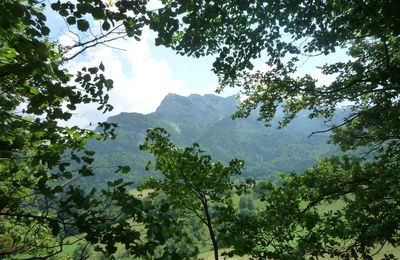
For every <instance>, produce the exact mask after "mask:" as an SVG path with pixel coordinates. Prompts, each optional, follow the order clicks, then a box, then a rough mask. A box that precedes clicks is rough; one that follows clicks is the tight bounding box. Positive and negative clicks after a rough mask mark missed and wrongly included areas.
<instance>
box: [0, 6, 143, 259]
mask: <svg viewBox="0 0 400 260" xmlns="http://www.w3.org/2000/svg"><path fill="white" fill-rule="evenodd" d="M145 5H146V1H135V3H127V2H123V1H119V2H118V3H116V4H115V8H113V9H112V10H111V9H110V8H109V7H107V6H106V5H105V4H104V3H103V1H84V0H82V1H78V2H74V3H71V2H70V1H68V2H65V3H62V2H61V1H57V2H54V3H53V4H51V8H52V9H53V10H54V11H56V12H57V13H58V14H59V15H61V16H62V17H65V21H66V27H67V26H68V28H69V29H70V30H72V32H73V33H75V34H76V35H80V36H81V37H79V41H77V42H76V43H75V44H74V45H73V46H70V47H63V46H61V45H60V44H58V43H57V42H56V41H53V40H52V38H51V37H50V34H51V31H50V28H49V26H48V25H47V17H46V15H45V9H46V8H47V11H46V12H51V10H50V7H46V6H45V4H44V3H43V1H36V0H19V1H13V0H4V1H1V3H0V93H1V95H0V147H1V148H0V171H1V172H0V180H1V181H0V183H1V184H0V225H1V226H0V230H1V233H0V240H1V241H5V242H4V243H2V246H1V247H0V248H1V251H0V256H1V257H3V256H9V255H12V256H20V258H24V257H25V258H28V259H29V258H31V257H34V258H35V259H40V258H46V257H50V256H52V255H55V254H57V253H59V252H60V251H61V250H62V248H63V247H62V246H63V244H64V243H65V238H66V236H69V235H71V234H76V233H77V232H78V233H83V234H85V239H86V240H87V241H89V242H90V243H101V244H104V245H105V246H104V247H102V248H100V249H102V250H104V251H106V252H108V253H113V252H114V251H115V250H116V248H115V246H114V244H115V243H116V242H124V243H126V244H130V243H131V242H132V241H134V240H135V239H137V238H138V235H139V234H138V232H136V231H134V230H132V229H128V228H127V227H128V226H129V225H128V222H127V221H126V219H121V220H120V221H119V222H117V223H116V222H115V219H116V218H117V217H118V216H119V215H120V214H121V213H120V212H121V211H122V212H124V211H125V210H124V207H131V209H129V215H130V217H131V218H132V217H133V218H134V217H135V214H137V212H136V211H135V209H136V208H138V207H140V201H138V200H137V199H135V198H132V197H131V196H127V195H126V194H125V193H127V192H126V188H125V187H126V186H127V185H128V183H122V181H119V182H110V187H108V188H107V189H105V190H104V191H103V192H102V193H101V194H97V193H96V191H95V190H90V189H86V190H83V189H80V188H76V187H74V186H73V184H74V181H76V180H78V179H80V178H82V177H86V176H91V175H93V170H92V168H91V166H90V165H91V163H92V162H93V155H94V152H93V151H90V150H87V149H86V148H85V145H86V144H87V142H88V140H90V139H96V140H101V139H107V138H112V137H113V136H114V132H113V131H114V127H115V125H114V124H108V123H101V124H100V125H99V126H101V127H103V131H102V133H100V134H96V133H94V131H90V130H86V129H81V128H78V127H65V126H62V124H61V123H60V122H61V121H67V120H68V119H70V118H71V116H72V112H73V111H74V110H76V108H77V106H78V105H80V104H88V103H95V104H97V105H98V110H101V111H103V112H104V113H105V112H107V111H110V110H111V109H112V106H111V105H110V104H108V99H109V97H108V95H107V94H106V92H107V91H108V90H110V89H111V88H112V87H113V81H112V80H111V79H107V78H106V77H105V75H104V70H105V66H104V65H103V63H100V64H99V65H98V66H94V67H90V68H86V67H85V68H81V70H79V71H78V72H77V73H76V74H75V75H73V74H71V73H70V72H69V71H68V70H67V69H65V67H66V65H67V64H68V61H70V60H72V59H73V58H75V57H77V56H78V55H79V54H81V53H82V52H84V51H85V50H87V49H88V48H91V47H94V46H96V45H98V44H104V43H106V42H108V41H112V40H115V39H118V38H120V37H125V36H133V37H138V36H140V34H141V29H142V27H143V26H144V22H145V20H146V18H145V17H146V11H145V10H146V9H145ZM129 11H132V12H133V14H138V13H140V14H141V15H140V16H131V15H128V14H127V12H129ZM56 12H53V15H56V14H57V13H56ZM93 19H94V20H95V21H96V22H100V23H101V29H100V30H97V29H96V28H94V26H92V25H91V24H90V23H91V22H93ZM89 29H90V30H89ZM89 31H90V32H89ZM88 35H91V37H90V39H89V40H87V41H86V39H88ZM118 170H120V171H121V170H122V171H123V172H126V171H127V170H128V169H127V168H120V169H117V171H118ZM95 194H96V195H95ZM124 194H125V195H124ZM124 196H125V197H124ZM121 199H124V200H125V201H124V203H123V204H122V201H121ZM128 204H130V205H128ZM111 205H112V206H113V208H114V209H115V211H114V210H111V208H112V207H111ZM104 207H108V208H110V210H109V211H105V210H104ZM139 212H140V211H139ZM116 234H118V236H116Z"/></svg>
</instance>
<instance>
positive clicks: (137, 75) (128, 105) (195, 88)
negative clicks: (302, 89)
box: [46, 3, 346, 127]
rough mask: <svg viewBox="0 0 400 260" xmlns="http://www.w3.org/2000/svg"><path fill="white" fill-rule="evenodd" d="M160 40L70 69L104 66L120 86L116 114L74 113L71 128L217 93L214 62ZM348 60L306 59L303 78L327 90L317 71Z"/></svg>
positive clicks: (146, 38)
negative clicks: (169, 98) (170, 97)
mask: <svg viewBox="0 0 400 260" xmlns="http://www.w3.org/2000/svg"><path fill="white" fill-rule="evenodd" d="M155 5H157V3H156V4H155ZM46 13H47V17H48V20H49V24H50V25H51V29H52V33H53V34H52V38H53V39H54V40H58V41H59V42H60V43H61V44H63V45H65V46H68V45H72V44H73V43H74V41H75V40H76V36H75V35H73V34H71V33H69V32H68V30H67V28H66V24H65V22H64V21H63V20H62V19H60V18H59V17H58V16H54V13H53V12H51V11H48V12H46ZM92 26H93V27H94V28H96V26H97V27H98V26H99V25H96V24H95V23H93V24H92ZM154 37H155V34H154V33H153V32H151V31H149V30H148V28H145V30H144V32H143V35H142V37H141V41H136V40H134V39H127V40H122V39H121V40H117V41H115V42H112V43H111V44H110V45H111V46H112V47H117V48H118V49H116V48H111V47H107V46H97V47H95V48H92V49H90V50H89V51H87V52H86V53H84V54H83V55H80V56H78V58H76V59H74V60H72V61H71V62H70V63H68V64H67V66H66V67H67V68H68V69H70V71H72V72H73V71H76V70H77V69H79V68H81V67H83V66H86V67H88V66H94V65H99V64H100V62H102V63H103V64H104V65H105V67H106V72H105V74H106V76H108V77H109V78H111V79H113V80H114V89H113V90H112V91H111V92H110V93H109V95H110V103H111V104H112V105H113V106H114V110H113V111H112V112H111V113H108V114H106V115H103V114H101V113H100V112H99V111H97V110H96V107H95V105H93V104H92V105H85V106H80V107H79V108H78V110H77V111H74V112H75V113H74V117H73V119H72V120H71V121H70V122H69V123H68V124H69V125H79V126H81V127H87V126H89V125H90V123H92V124H94V125H96V124H97V122H99V121H103V120H106V118H107V117H109V116H111V115H115V114H119V113H121V112H139V113H151V112H153V111H155V109H156V108H157V106H158V105H159V104H160V102H161V101H162V99H163V98H164V97H165V95H167V94H168V93H175V94H180V95H184V96H188V95H189V94H193V93H197V94H208V93H214V90H215V89H216V88H217V85H218V82H217V77H216V76H215V75H214V74H213V73H212V72H211V68H212V63H213V60H214V59H213V57H203V58H199V59H196V58H191V57H183V56H181V55H178V54H175V53H174V52H173V51H172V50H170V49H167V48H165V47H162V46H157V47H156V46H155V45H154ZM121 49H124V50H121ZM344 58H346V55H345V54H344V51H342V52H339V53H336V54H334V55H331V56H329V57H324V56H322V57H316V58H306V57H301V59H302V66H301V67H300V71H299V75H301V74H305V73H308V74H310V75H312V76H313V77H314V78H316V79H318V80H319V83H320V84H327V83H329V82H330V81H331V80H332V79H331V78H330V77H327V76H325V75H323V74H322V73H321V72H320V71H319V70H318V69H317V68H316V67H317V66H320V65H323V64H324V63H326V62H332V61H337V60H343V59H344ZM256 69H261V70H263V69H268V68H266V66H264V65H263V63H262V61H258V62H257V63H256ZM238 91H239V89H226V90H225V91H224V92H223V93H221V95H222V96H230V95H234V94H237V93H238Z"/></svg>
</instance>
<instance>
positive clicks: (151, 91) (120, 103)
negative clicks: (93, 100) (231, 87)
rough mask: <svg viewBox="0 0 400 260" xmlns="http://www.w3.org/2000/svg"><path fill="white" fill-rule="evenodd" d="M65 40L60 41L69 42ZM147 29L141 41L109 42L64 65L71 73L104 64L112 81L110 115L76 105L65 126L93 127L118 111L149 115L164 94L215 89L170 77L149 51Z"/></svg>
mask: <svg viewBox="0 0 400 260" xmlns="http://www.w3.org/2000/svg"><path fill="white" fill-rule="evenodd" d="M68 39H69V37H68V36H65V38H62V39H60V40H62V41H63V44H68V43H69V40H68ZM150 40H151V35H150V32H149V31H148V30H145V31H144V32H143V36H142V40H141V41H139V42H138V41H135V40H133V39H129V40H118V41H116V42H113V43H111V46H112V47H117V48H119V49H124V50H125V51H122V50H119V49H116V48H111V47H107V46H98V47H97V48H95V49H92V50H90V51H88V52H87V53H86V54H85V56H84V57H83V58H84V61H81V60H83V59H81V60H78V61H72V62H71V63H69V64H68V68H69V69H70V71H72V72H74V71H76V70H78V69H80V68H81V67H84V66H85V67H91V66H97V65H99V64H100V62H103V64H104V65H105V68H106V70H105V75H106V77H107V78H111V79H113V80H114V88H113V90H111V91H110V92H109V93H108V94H109V96H110V104H112V105H113V106H114V110H113V111H112V112H111V113H108V114H106V115H102V114H101V112H99V111H97V110H96V105H95V104H90V105H83V106H79V108H78V109H77V111H76V113H75V115H74V118H73V119H72V120H71V121H70V122H68V124H78V125H79V126H81V127H86V126H88V125H89V122H92V123H94V124H96V123H97V122H98V121H103V120H105V119H106V118H107V117H108V116H110V115H115V114H118V113H121V112H140V113H150V112H153V111H155V109H156V108H157V106H158V105H159V104H160V102H161V101H162V99H163V98H164V97H165V96H166V95H167V94H168V93H175V94H179V95H184V96H187V95H189V94H192V93H198V94H205V93H211V92H213V91H214V90H215V86H209V87H205V88H202V89H192V88H191V89H189V88H188V87H187V86H186V85H185V82H184V81H183V80H181V79H178V78H175V77H174V76H173V73H172V70H171V67H170V66H169V64H168V61H167V60H166V59H157V58H155V57H154V55H153V54H152V52H151V48H150V44H149V41H150Z"/></svg>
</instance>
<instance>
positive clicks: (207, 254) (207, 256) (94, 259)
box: [56, 189, 400, 260]
mask: <svg viewBox="0 0 400 260" xmlns="http://www.w3.org/2000/svg"><path fill="white" fill-rule="evenodd" d="M149 192H150V190H143V191H138V190H136V189H135V190H131V191H130V193H131V194H133V195H136V196H139V197H146V196H147V195H148V193H149ZM239 201H240V197H235V198H234V204H235V205H236V206H237V207H238V205H239ZM253 204H254V206H255V208H258V209H261V208H262V207H263V202H262V201H260V200H259V199H256V198H253ZM343 206H344V203H343V202H341V201H337V202H335V203H331V204H326V205H321V206H319V210H320V211H321V212H328V211H331V210H337V209H340V208H342V207H343ZM143 232H144V228H143ZM72 239H75V240H76V239H77V238H69V240H68V242H71V241H72ZM77 247H78V244H73V245H66V246H64V248H63V252H62V253H61V254H59V255H57V257H56V259H65V260H67V259H72V255H73V252H74V250H75V249H76V248H77ZM118 247H119V249H118V251H117V253H116V255H115V257H116V259H121V260H128V259H133V258H132V257H129V256H126V255H125V254H124V253H125V249H124V248H123V246H122V245H120V246H118ZM199 249H200V252H201V253H200V254H199V258H202V259H204V260H212V259H214V253H213V251H212V247H211V245H203V246H200V247H199ZM378 251H379V248H377V249H376V252H377V253H376V254H375V255H374V257H373V259H382V258H383V257H384V255H385V254H393V255H394V256H396V257H399V256H400V248H394V247H392V246H390V245H386V246H384V247H383V248H382V249H381V250H380V251H379V252H378ZM222 252H224V249H222V250H221V253H222ZM89 259H90V260H99V259H101V255H100V254H99V253H96V252H94V253H93V254H92V256H91V257H90V258H89ZM221 259H228V258H223V257H221ZM229 259H233V260H244V259H249V257H248V256H243V257H239V256H234V257H231V258H229ZM320 259H331V258H329V257H325V258H320ZM335 259H337V258H335Z"/></svg>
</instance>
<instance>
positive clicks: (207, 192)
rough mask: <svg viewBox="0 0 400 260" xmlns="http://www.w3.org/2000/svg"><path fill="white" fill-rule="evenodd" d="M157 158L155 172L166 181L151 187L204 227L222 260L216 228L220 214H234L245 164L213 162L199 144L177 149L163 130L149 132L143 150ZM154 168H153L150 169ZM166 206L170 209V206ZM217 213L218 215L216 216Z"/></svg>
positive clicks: (149, 185)
mask: <svg viewBox="0 0 400 260" xmlns="http://www.w3.org/2000/svg"><path fill="white" fill-rule="evenodd" d="M140 148H141V149H142V150H144V151H149V152H150V153H152V154H153V155H154V156H155V163H154V169H155V170H158V171H160V172H161V173H162V175H163V178H162V179H159V180H156V179H150V180H149V182H148V184H147V187H150V188H152V189H154V192H157V193H159V192H163V193H165V195H166V201H167V202H168V204H169V206H170V207H171V208H172V209H180V210H182V209H184V210H186V211H188V213H189V214H192V215H193V214H194V216H195V217H197V218H198V220H200V222H201V223H202V224H204V225H205V226H206V227H207V229H208V232H209V238H210V239H211V241H212V245H213V249H214V257H215V259H219V253H218V249H219V243H218V232H217V230H216V226H217V225H216V224H217V223H218V218H219V217H218V214H219V212H221V214H222V212H223V213H224V214H228V215H229V214H232V213H233V212H234V211H235V210H234V208H233V204H232V203H233V202H232V196H233V195H234V194H233V192H234V185H233V181H232V177H233V176H234V175H237V174H240V170H241V168H242V167H243V162H242V161H240V160H232V161H231V162H229V165H228V166H223V165H222V164H221V163H220V162H212V160H211V157H210V156H209V155H207V154H205V153H204V152H203V151H202V150H200V148H199V146H198V145H197V144H193V146H191V147H186V148H179V147H176V146H175V145H174V144H173V143H172V142H171V141H170V140H169V135H168V134H167V132H166V131H165V130H163V129H161V128H155V129H149V130H148V131H147V137H146V140H145V142H144V144H143V145H141V147H140ZM149 167H150V165H149ZM168 204H166V205H168ZM213 211H216V212H214V213H213Z"/></svg>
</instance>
